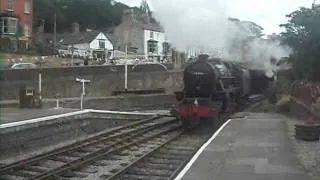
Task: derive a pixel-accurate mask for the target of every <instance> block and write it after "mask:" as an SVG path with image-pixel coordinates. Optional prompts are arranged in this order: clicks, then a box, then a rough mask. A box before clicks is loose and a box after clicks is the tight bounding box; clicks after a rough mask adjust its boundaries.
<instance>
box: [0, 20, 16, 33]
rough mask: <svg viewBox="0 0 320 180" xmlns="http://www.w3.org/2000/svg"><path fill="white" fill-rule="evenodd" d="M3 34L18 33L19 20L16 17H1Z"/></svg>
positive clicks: (0, 26)
mask: <svg viewBox="0 0 320 180" xmlns="http://www.w3.org/2000/svg"><path fill="white" fill-rule="evenodd" d="M0 24H1V25H0V28H1V29H0V31H1V32H0V33H1V34H16V33H17V24H18V20H17V19H16V18H10V17H4V18H2V19H0Z"/></svg>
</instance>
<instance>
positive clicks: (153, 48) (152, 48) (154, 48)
mask: <svg viewBox="0 0 320 180" xmlns="http://www.w3.org/2000/svg"><path fill="white" fill-rule="evenodd" d="M148 53H152V54H157V53H158V42H157V41H148Z"/></svg>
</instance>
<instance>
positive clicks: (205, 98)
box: [172, 54, 273, 129]
mask: <svg viewBox="0 0 320 180" xmlns="http://www.w3.org/2000/svg"><path fill="white" fill-rule="evenodd" d="M272 80H273V78H269V77H267V76H266V74H265V71H264V70H258V69H248V68H246V67H244V66H242V65H240V64H236V63H232V62H229V61H223V60H221V59H219V58H209V56H208V55H206V54H202V55H199V57H198V60H197V61H196V62H193V63H192V64H190V65H189V66H187V67H186V68H185V70H184V74H183V83H184V89H183V91H179V92H175V96H176V99H177V101H178V102H179V103H178V105H177V106H176V107H175V108H174V109H173V111H172V113H173V114H174V115H176V116H177V117H178V118H179V119H182V121H183V125H184V127H185V128H187V129H189V128H193V127H195V126H197V125H199V124H200V123H201V122H208V121H209V122H211V123H213V125H214V123H215V122H216V120H217V118H218V117H219V115H220V114H221V113H224V112H228V111H230V110H231V109H232V108H234V107H236V106H237V105H238V104H239V103H240V102H242V101H245V100H247V99H248V97H249V96H250V95H253V94H261V93H262V92H264V91H265V90H266V89H267V88H268V85H269V82H270V81H272Z"/></svg>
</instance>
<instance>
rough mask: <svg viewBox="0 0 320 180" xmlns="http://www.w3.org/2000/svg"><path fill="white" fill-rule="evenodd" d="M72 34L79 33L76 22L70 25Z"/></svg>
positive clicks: (78, 26)
mask: <svg viewBox="0 0 320 180" xmlns="http://www.w3.org/2000/svg"><path fill="white" fill-rule="evenodd" d="M72 32H73V34H78V33H79V32H80V25H79V23H77V22H74V23H72Z"/></svg>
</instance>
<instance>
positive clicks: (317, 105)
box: [311, 102, 320, 119]
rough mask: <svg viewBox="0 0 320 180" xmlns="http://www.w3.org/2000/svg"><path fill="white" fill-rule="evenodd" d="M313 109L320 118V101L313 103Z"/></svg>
mask: <svg viewBox="0 0 320 180" xmlns="http://www.w3.org/2000/svg"><path fill="white" fill-rule="evenodd" d="M311 110H312V111H313V113H314V115H315V116H316V118H317V119H320V102H317V103H314V104H312V105H311Z"/></svg>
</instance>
